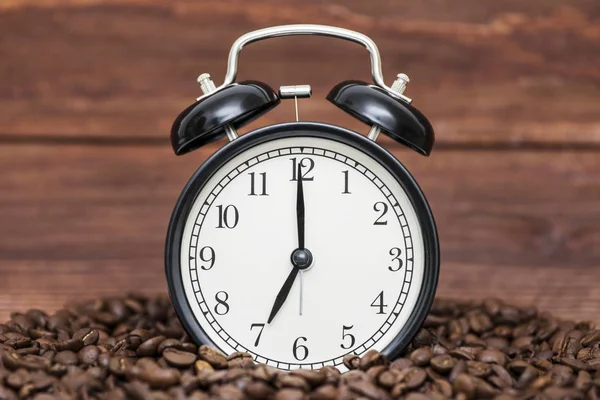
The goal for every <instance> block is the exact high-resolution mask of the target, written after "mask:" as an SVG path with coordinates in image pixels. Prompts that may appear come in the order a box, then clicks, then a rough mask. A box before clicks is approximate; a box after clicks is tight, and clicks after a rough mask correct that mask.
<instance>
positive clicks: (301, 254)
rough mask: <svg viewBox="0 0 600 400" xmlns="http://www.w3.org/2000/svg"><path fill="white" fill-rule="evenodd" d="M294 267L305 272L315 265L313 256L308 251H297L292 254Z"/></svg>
mask: <svg viewBox="0 0 600 400" xmlns="http://www.w3.org/2000/svg"><path fill="white" fill-rule="evenodd" d="M291 259H292V265H293V266H294V267H296V268H298V269H299V270H301V271H303V270H305V269H308V268H309V267H310V266H311V265H312V263H313V255H312V253H311V252H310V250H308V249H296V250H294V251H293V253H292V257H291Z"/></svg>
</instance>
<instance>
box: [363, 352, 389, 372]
mask: <svg viewBox="0 0 600 400" xmlns="http://www.w3.org/2000/svg"><path fill="white" fill-rule="evenodd" d="M386 363H387V360H386V358H385V357H384V355H383V354H381V353H379V352H378V351H376V350H369V351H367V352H366V353H365V354H364V355H363V356H362V358H361V359H360V361H359V363H358V368H360V369H361V370H363V371H365V370H367V369H369V368H371V367H373V366H375V365H384V364H386Z"/></svg>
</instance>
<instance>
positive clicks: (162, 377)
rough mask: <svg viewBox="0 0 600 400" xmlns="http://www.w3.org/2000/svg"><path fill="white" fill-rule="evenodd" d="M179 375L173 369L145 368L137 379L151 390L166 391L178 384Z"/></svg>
mask: <svg viewBox="0 0 600 400" xmlns="http://www.w3.org/2000/svg"><path fill="white" fill-rule="evenodd" d="M180 378H181V374H180V373H179V371H178V370H177V369H174V368H160V367H156V368H145V369H143V370H142V372H141V373H140V375H139V379H141V380H142V381H144V382H146V383H148V384H149V385H150V387H151V388H152V389H166V388H169V387H171V386H173V385H176V384H177V383H179V380H180Z"/></svg>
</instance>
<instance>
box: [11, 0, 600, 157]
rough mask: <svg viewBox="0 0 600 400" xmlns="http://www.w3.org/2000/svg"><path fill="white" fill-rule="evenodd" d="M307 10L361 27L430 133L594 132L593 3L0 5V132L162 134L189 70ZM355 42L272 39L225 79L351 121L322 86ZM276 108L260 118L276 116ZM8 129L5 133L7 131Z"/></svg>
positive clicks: (598, 84) (313, 114) (599, 14)
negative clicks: (290, 94) (283, 91)
mask: <svg viewBox="0 0 600 400" xmlns="http://www.w3.org/2000/svg"><path fill="white" fill-rule="evenodd" d="M306 21H310V22H313V23H322V24H331V25H338V26H342V27H346V28H350V29H355V30H358V31H361V32H364V33H366V34H368V35H369V36H371V37H372V38H373V39H374V40H375V41H376V42H377V44H378V45H379V47H380V50H381V53H382V56H383V70H384V74H385V76H386V78H387V80H388V81H389V80H391V79H393V77H394V76H395V74H396V73H398V72H406V73H408V74H409V75H410V76H411V78H412V82H411V84H410V86H409V89H408V91H407V94H408V95H409V96H412V97H413V98H414V99H415V103H414V104H415V105H416V106H417V107H418V108H420V109H421V110H422V111H423V112H425V114H426V115H427V116H429V117H430V118H431V120H432V121H433V123H434V126H435V128H436V129H437V132H438V141H439V142H440V143H450V144H452V143H459V144H465V143H469V144H473V143H474V144H486V145H490V144H509V145H511V146H517V147H518V146H520V145H522V144H524V143H525V144H527V143H557V144H572V143H578V144H580V145H582V146H586V145H588V144H594V145H597V144H598V143H600V114H599V113H598V109H600V96H598V92H599V89H600V69H599V68H598V66H599V65H600V7H598V4H597V0H571V1H568V2H564V1H560V0H535V1H528V2H523V1H520V0H508V1H502V2H499V1H495V0H485V1H482V0H463V1H461V2H460V3H459V4H457V3H456V2H455V1H451V0H424V1H420V2H412V3H410V4H408V3H406V4H404V3H400V2H397V1H389V0H386V1H379V2H377V6H376V7H373V6H372V4H371V3H370V2H363V1H358V0H352V1H341V0H333V1H328V2H322V1H318V0H302V1H300V0H283V1H277V2H274V1H267V0H258V1H224V0H218V1H217V0H211V1H202V2H197V1H191V0H178V1H172V2H155V1H150V0H125V1H121V0H119V1H116V0H91V1H90V0H43V1H33V0H9V1H4V2H2V3H1V4H0V55H1V57H2V62H1V63H0V76H2V77H3V79H2V82H1V83H0V140H2V138H4V139H5V140H8V139H11V138H12V139H15V138H22V137H23V136H28V135H29V136H31V137H32V138H33V140H35V138H36V137H38V136H39V135H43V136H45V135H50V136H52V135H54V136H58V137H62V136H70V137H74V138H86V137H97V136H102V137H103V136H106V135H109V136H113V137H140V138H143V139H141V140H149V138H154V140H162V138H166V135H167V132H168V131H169V128H170V124H171V121H172V120H173V118H174V116H176V115H177V113H179V111H181V110H182V109H183V108H184V107H185V106H187V105H188V104H189V103H190V102H191V101H193V99H194V98H195V97H196V96H197V95H199V93H200V92H199V89H198V87H197V85H196V84H195V77H196V76H197V75H198V74H199V73H201V72H205V71H208V72H210V73H211V74H212V75H213V77H214V78H215V79H216V81H217V82H220V81H221V80H222V78H223V76H224V74H225V62H226V57H227V53H228V51H229V47H230V45H231V43H232V42H233V41H234V40H235V39H236V38H237V37H238V36H240V35H241V34H243V33H245V32H247V31H249V30H253V29H257V28H260V27H265V26H270V25H277V24H286V23H297V22H306ZM368 71H369V67H368V58H367V56H366V53H365V51H364V50H363V49H360V48H358V47H357V46H356V45H352V44H350V43H344V42H341V41H333V40H332V39H323V38H306V37H304V38H288V39H285V40H283V39H276V40H271V41H267V42H261V43H258V44H256V45H252V47H250V48H249V49H248V50H244V53H243V55H242V57H241V62H240V74H239V78H240V79H248V78H252V79H258V80H263V81H266V82H268V83H269V84H271V85H272V86H273V87H275V88H276V87H278V86H279V85H282V84H304V83H310V84H311V85H313V87H314V98H313V99H311V100H309V101H303V102H302V104H301V117H302V118H303V119H308V120H320V121H329V122H334V123H338V124H342V125H344V126H347V127H349V128H353V129H360V130H361V131H365V130H366V127H364V126H363V125H361V124H360V123H359V122H356V121H354V120H352V119H351V118H349V117H346V116H345V115H344V114H343V113H342V112H340V111H337V110H335V109H334V107H333V106H331V105H329V104H328V103H327V102H326V100H325V99H324V96H325V95H326V93H327V92H328V90H329V88H331V87H332V86H333V85H334V84H335V83H337V82H338V81H340V80H343V79H352V78H358V79H369V72H368ZM292 116H293V110H292V108H291V105H287V106H286V105H282V106H280V107H279V108H278V109H276V110H275V111H273V112H272V113H270V114H268V115H267V116H266V117H265V118H264V119H262V120H261V121H260V124H263V125H264V124H267V123H272V122H277V121H281V120H285V119H288V120H289V119H291V117H292ZM7 138H8V139H7Z"/></svg>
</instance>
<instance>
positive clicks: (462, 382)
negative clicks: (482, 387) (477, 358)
mask: <svg viewBox="0 0 600 400" xmlns="http://www.w3.org/2000/svg"><path fill="white" fill-rule="evenodd" d="M452 389H453V391H454V392H455V393H463V394H464V395H465V396H467V398H469V399H472V398H474V397H475V391H476V390H477V382H475V380H474V378H473V377H472V376H470V375H467V374H466V373H462V372H461V373H459V374H458V375H457V376H456V378H455V379H454V381H453V382H452Z"/></svg>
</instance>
